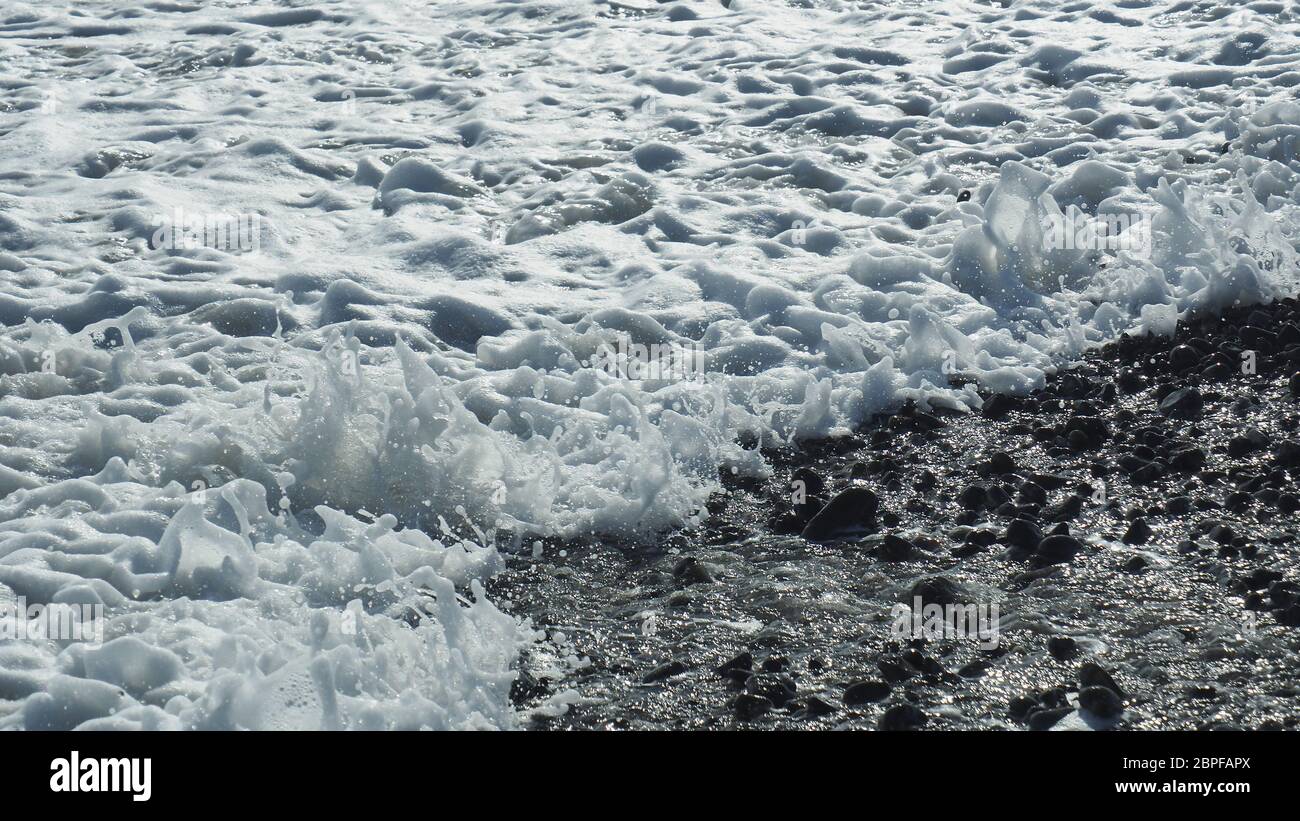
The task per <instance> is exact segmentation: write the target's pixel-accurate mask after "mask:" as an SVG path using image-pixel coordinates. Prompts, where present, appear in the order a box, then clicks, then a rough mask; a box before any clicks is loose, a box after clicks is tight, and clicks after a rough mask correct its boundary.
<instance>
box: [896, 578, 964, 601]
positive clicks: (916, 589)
mask: <svg viewBox="0 0 1300 821" xmlns="http://www.w3.org/2000/svg"><path fill="white" fill-rule="evenodd" d="M965 595H966V594H965V591H963V590H962V588H961V587H960V586H959V585H958V584H957V583H956V582H954V581H952V580H951V579H949V578H946V577H944V576H928V577H926V578H924V579H921V580H920V581H918V582H917V583H916V584H914V585H912V589H911V591H909V593H908V600H907V604H912V603H913V602H915V601H916V599H917V598H918V597H919V598H920V599H921V606H922V607H924V606H925V605H927V604H939V605H947V604H959V603H961V602H962V601H964V599H965Z"/></svg>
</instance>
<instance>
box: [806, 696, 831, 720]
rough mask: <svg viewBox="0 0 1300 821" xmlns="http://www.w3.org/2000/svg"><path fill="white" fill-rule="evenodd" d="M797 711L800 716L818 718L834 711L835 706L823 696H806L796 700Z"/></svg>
mask: <svg viewBox="0 0 1300 821" xmlns="http://www.w3.org/2000/svg"><path fill="white" fill-rule="evenodd" d="M797 712H798V713H799V715H800V717H802V718H819V717H821V716H826V715H830V714H831V713H834V712H836V708H835V705H833V704H831V703H830V702H829V701H826V700H825V699H823V698H820V697H818V696H808V697H807V698H805V699H801V700H800V701H799V702H798V710H797Z"/></svg>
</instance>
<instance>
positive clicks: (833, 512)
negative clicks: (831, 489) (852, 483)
mask: <svg viewBox="0 0 1300 821" xmlns="http://www.w3.org/2000/svg"><path fill="white" fill-rule="evenodd" d="M879 506H880V499H879V497H877V496H876V494H874V493H872V492H871V491H870V490H868V489H867V488H865V487H851V488H849V489H848V490H845V491H843V492H842V493H840V494H838V495H837V496H836V497H835V498H833V499H831V500H830V503H829V504H827V505H826V507H824V508H822V509H821V511H820V512H819V513H818V514H817V515H816V516H813V517H812V520H811V521H809V522H808V526H807V527H805V528H804V529H803V537H804V538H805V539H807V540H808V541H813V542H815V541H820V540H824V539H830V538H834V537H835V536H837V535H842V534H844V533H849V532H856V531H861V530H867V529H870V528H871V527H872V526H873V525H874V524H875V518H876V509H877V508H878V507H879Z"/></svg>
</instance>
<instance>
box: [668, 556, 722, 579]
mask: <svg viewBox="0 0 1300 821" xmlns="http://www.w3.org/2000/svg"><path fill="white" fill-rule="evenodd" d="M673 578H675V579H677V580H678V581H679V582H681V583H683V584H688V585H689V584H715V582H714V579H713V575H712V574H711V573H709V568H708V567H707V566H706V565H705V564H704V563H703V562H700V561H698V560H696V558H695V557H694V556H687V557H686V558H684V559H682V560H681V561H679V562H678V563H677V564H676V565H675V566H674V567H673Z"/></svg>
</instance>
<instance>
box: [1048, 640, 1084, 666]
mask: <svg viewBox="0 0 1300 821" xmlns="http://www.w3.org/2000/svg"><path fill="white" fill-rule="evenodd" d="M1047 652H1048V653H1050V654H1051V656H1052V658H1054V659H1056V660H1057V661H1069V660H1070V659H1072V658H1074V657H1075V656H1077V655H1079V645H1078V643H1077V642H1075V640H1074V639H1072V638H1070V637H1069V636H1052V637H1051V638H1050V639H1048V640H1047Z"/></svg>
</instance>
